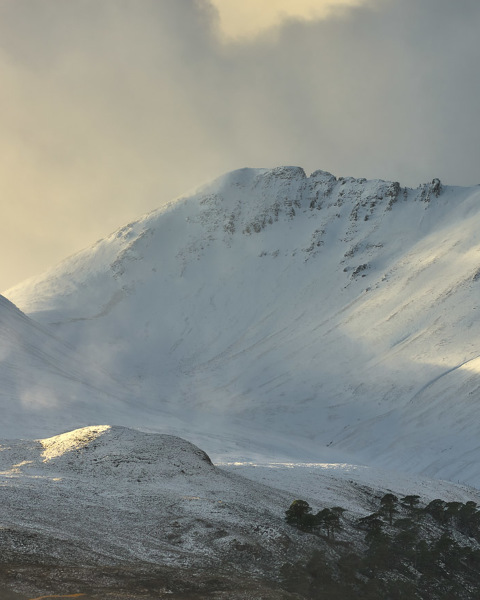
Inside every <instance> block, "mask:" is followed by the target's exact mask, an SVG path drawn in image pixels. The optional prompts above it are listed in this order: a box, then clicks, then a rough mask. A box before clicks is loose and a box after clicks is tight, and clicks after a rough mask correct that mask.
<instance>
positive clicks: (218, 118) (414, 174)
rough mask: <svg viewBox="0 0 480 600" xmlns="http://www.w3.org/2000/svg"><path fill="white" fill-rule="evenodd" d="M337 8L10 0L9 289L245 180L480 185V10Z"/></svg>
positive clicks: (467, 5) (0, 164) (5, 24)
mask: <svg viewBox="0 0 480 600" xmlns="http://www.w3.org/2000/svg"><path fill="white" fill-rule="evenodd" d="M237 4H238V3H237ZM293 4H295V6H296V10H295V11H292V10H290V8H291V6H289V5H293ZM337 4H338V6H335V3H334V2H333V1H332V2H308V1H305V2H303V3H300V2H295V3H292V2H289V3H285V2H284V3H280V2H279V3H278V4H275V3H274V2H270V3H267V2H265V3H262V7H263V9H262V11H261V12H259V11H258V8H257V10H256V11H255V12H254V13H250V14H248V13H246V12H245V13H243V16H239V15H236V16H235V15H234V14H233V13H232V10H233V8H232V7H234V4H233V2H232V1H231V0H230V1H228V0H215V2H212V3H209V2H208V1H207V0H176V1H172V0H124V1H118V0H102V2H98V0H72V1H71V2H65V1H64V0H42V2H38V0H0V40H1V44H0V77H1V81H2V87H1V94H0V123H1V130H2V137H1V140H0V156H1V161H0V193H1V197H2V201H3V204H2V208H3V218H2V220H1V225H0V244H1V254H0V256H1V257H2V268H1V270H0V275H1V280H0V284H1V286H2V288H1V289H6V288H8V287H10V286H11V285H13V284H15V283H17V282H19V281H21V280H23V279H24V278H26V277H28V276H30V275H34V274H37V273H39V272H41V271H42V270H44V269H45V268H47V267H49V266H51V265H53V264H54V263H56V262H58V261H59V260H61V259H62V258H64V257H65V256H67V255H68V254H71V253H72V252H75V251H77V250H79V249H81V248H82V247H84V246H87V245H89V244H91V243H92V242H94V241H95V240H96V239H97V238H99V237H103V236H104V235H106V234H108V233H109V232H110V231H112V230H113V229H115V228H117V227H119V226H121V225H123V224H124V223H126V222H128V221H129V220H132V219H134V218H136V217H138V216H140V215H141V214H142V213H144V212H146V211H148V210H152V209H154V208H157V207H158V206H160V205H162V204H163V203H165V202H167V201H169V200H171V199H172V198H174V197H175V196H177V195H179V194H182V193H184V192H186V191H188V190H189V189H190V188H191V187H193V186H196V185H198V184H200V183H202V182H203V181H205V180H209V179H211V178H212V177H215V176H216V175H218V174H220V173H222V172H225V171H228V170H231V169H235V168H238V167H243V166H265V167H270V166H274V165H279V164H295V165H301V166H303V167H304V168H305V169H306V170H307V172H308V171H311V170H314V169H317V168H322V169H326V170H329V171H331V172H333V173H335V174H336V175H353V176H357V177H367V178H382V179H393V180H399V181H401V183H402V184H408V185H414V186H416V185H417V184H418V183H420V182H424V181H429V180H431V179H432V178H433V177H440V178H441V179H442V180H443V181H445V182H446V183H450V184H460V185H472V184H477V183H479V182H480V176H479V175H478V164H479V148H480V122H479V120H478V118H477V115H478V96H479V85H480V83H479V82H480V77H479V73H478V70H479V66H478V65H479V64H480V60H479V59H480V44H478V31H479V26H480V4H479V3H478V1H477V0H459V1H457V2H455V3H453V2H451V1H449V0H371V1H369V2H363V3H361V2H353V1H352V2H341V3H337ZM242 5H243V6H244V7H245V8H250V7H251V6H252V5H253V3H251V2H248V3H247V2H244V3H243V2H242ZM256 5H258V3H256ZM350 5H351V6H350ZM267 7H268V8H267ZM300 8H301V10H300ZM232 15H233V16H232Z"/></svg>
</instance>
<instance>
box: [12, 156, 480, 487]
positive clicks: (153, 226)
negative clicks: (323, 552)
mask: <svg viewBox="0 0 480 600" xmlns="http://www.w3.org/2000/svg"><path fill="white" fill-rule="evenodd" d="M479 200H480V188H451V187H446V186H442V185H441V184H440V182H438V180H434V181H433V182H432V183H431V184H428V185H423V186H420V187H419V188H418V189H416V190H412V189H407V188H402V187H401V186H400V185H399V184H398V183H391V182H383V181H366V180H356V179H353V178H339V179H336V178H335V177H334V176H332V175H330V174H329V173H326V172H323V171H317V172H315V173H313V174H312V175H311V176H310V177H307V176H306V175H305V173H304V172H303V170H302V169H300V168H297V167H282V168H277V169H272V170H264V169H263V170H262V169H243V170H240V171H235V172H233V173H230V174H227V175H225V176H223V177H221V178H220V179H218V180H216V181H215V182H213V183H212V184H210V185H208V186H206V187H204V188H202V189H200V190H199V191H198V192H196V193H193V194H192V195H191V196H188V197H185V198H181V199H179V200H176V201H175V202H173V203H171V204H170V205H169V206H167V207H165V208H163V209H161V210H159V211H156V212H154V213H151V214H149V215H146V216H145V217H143V218H142V219H140V220H139V221H137V222H135V223H132V224H129V225H127V226H126V227H124V228H122V229H121V230H119V231H118V232H116V233H114V234H113V235H111V236H110V237H108V238H106V239H104V240H101V241H99V242H98V243H97V244H96V245H95V246H93V247H92V248H90V249H87V250H85V251H83V252H81V253H79V254H77V255H75V256H73V257H71V258H70V259H67V260H66V261H64V262H63V263H61V264H60V265H59V266H58V267H56V268H54V269H52V270H50V271H49V272H47V273H46V274H45V275H43V276H40V277H37V278H34V279H32V280H29V281H27V282H25V283H24V284H22V285H20V286H17V287H16V288H13V289H11V290H8V291H7V292H6V295H7V297H9V298H10V299H11V300H12V301H13V302H15V303H16V304H17V305H18V306H19V307H20V308H21V309H22V310H24V311H25V312H26V313H27V314H29V316H31V317H32V318H34V319H35V320H38V321H39V322H41V323H42V324H43V325H44V326H49V327H51V328H52V330H53V331H54V332H55V335H56V336H58V337H60V338H61V339H63V340H65V342H66V343H68V344H70V345H72V346H74V347H75V348H76V349H78V351H79V352H82V353H84V354H85V355H88V356H90V357H92V358H93V359H94V360H95V362H96V363H97V364H99V365H100V366H102V368H104V369H105V370H107V371H109V372H111V373H112V374H113V375H114V376H115V377H116V378H119V379H122V380H123V381H125V382H128V383H129V385H130V387H131V389H132V390H133V393H134V395H135V396H136V397H137V398H141V399H142V400H141V401H142V403H143V404H144V406H142V410H144V413H143V414H144V415H145V417H144V422H143V423H141V420H142V418H141V414H140V415H139V414H138V411H136V410H135V406H132V413H131V414H132V418H133V417H134V416H135V419H136V420H135V423H136V425H137V426H138V425H141V426H143V427H144V428H147V427H148V428H150V429H151V430H157V431H162V430H164V426H165V418H164V416H162V415H161V414H157V411H159V410H161V411H167V412H169V413H170V414H172V415H175V416H176V418H177V423H183V424H180V425H178V427H179V429H178V432H179V433H183V432H184V433H185V435H186V437H188V438H189V439H195V438H192V436H191V435H188V434H187V432H192V431H200V432H202V435H204V436H208V434H209V432H211V433H212V434H215V435H217V434H218V435H219V436H221V437H216V438H215V439H213V438H212V441H211V442H210V446H209V442H208V439H207V437H206V438H204V439H205V441H204V442H202V447H204V448H205V449H206V450H207V451H208V452H209V453H211V454H212V455H214V456H215V457H217V458H220V457H221V456H222V446H223V444H222V439H223V440H225V441H226V444H225V447H223V450H224V454H230V455H234V454H235V452H238V453H239V454H240V455H241V457H242V458H243V459H248V458H255V457H256V456H255V455H256V453H257V452H258V453H260V454H261V453H262V452H264V453H267V450H268V448H270V449H271V455H272V454H275V452H276V451H278V449H280V448H282V445H283V446H284V447H286V450H285V454H287V455H288V454H289V452H291V453H296V455H297V458H298V457H299V456H300V455H301V454H302V452H303V453H304V454H303V458H307V459H308V460H312V457H313V456H317V460H320V461H323V460H325V459H324V457H325V456H328V452H332V451H337V452H346V453H348V454H350V456H351V457H355V458H354V460H353V462H365V463H368V464H377V465H382V466H384V467H388V468H396V469H401V470H407V471H411V472H424V473H429V474H434V475H435V476H437V477H443V478H451V479H454V480H460V481H465V482H470V483H474V484H480V447H479V445H478V443H477V442H476V439H477V438H478V434H479V432H480V420H479V418H478V410H477V397H478V394H477V389H478V386H479V384H480V379H479V371H480V358H479V357H480V342H479V340H480V336H479V334H480V323H479V319H478V318H477V315H476V312H477V310H478V302H477V298H478V286H479V285H480V275H479V273H480V253H479V249H480V246H479V239H478V236H479V234H478V232H479V231H480V211H479V206H480V202H479ZM136 402H137V401H136ZM114 417H115V415H114ZM114 417H113V418H110V419H109V420H110V421H112V420H114V421H115V422H121V421H119V420H118V419H116V418H114ZM90 418H92V416H91V413H90ZM125 419H127V420H128V415H126V416H125ZM96 420H97V422H98V419H96ZM124 424H126V423H124ZM182 427H184V428H185V429H184V431H183V432H182ZM219 432H221V433H219ZM261 432H264V433H261ZM195 440H196V441H197V443H198V442H199V441H200V440H198V439H195ZM232 440H235V441H234V442H232ZM289 443H290V444H291V448H289V447H288V444H289ZM262 446H263V449H262ZM249 453H250V454H249Z"/></svg>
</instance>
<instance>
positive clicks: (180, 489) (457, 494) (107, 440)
mask: <svg viewBox="0 0 480 600" xmlns="http://www.w3.org/2000/svg"><path fill="white" fill-rule="evenodd" d="M385 491H392V492H394V493H396V494H398V495H399V496H401V495H405V494H409V493H415V494H418V495H420V496H421V498H422V501H423V502H427V501H429V500H431V499H434V498H437V497H440V498H442V499H445V500H460V501H466V500H473V501H475V502H480V493H479V492H477V491H476V490H473V489H471V488H470V489H469V488H466V487H462V486H458V485H455V484H453V483H449V482H441V481H436V480H429V479H426V478H421V477H418V476H417V477H414V476H409V475H404V474H403V475H402V474H398V473H391V472H385V471H380V470H378V469H375V468H368V467H359V466H355V465H348V464H315V465H312V464H264V465H258V464H257V465H253V464H230V465H220V466H216V465H213V464H212V463H211V461H210V459H209V457H208V456H207V455H206V454H205V452H203V450H201V449H199V448H198V447H196V446H194V445H193V444H191V443H189V442H187V441H185V440H183V439H181V438H177V437H175V436H169V435H161V434H148V433H144V432H140V431H137V430H133V429H129V428H125V427H112V426H108V425H102V426H91V427H86V428H82V429H80V430H75V431H71V432H67V433H64V434H60V435H57V436H53V437H51V438H47V439H40V440H30V441H29V440H1V441H0V503H1V506H2V513H1V516H0V544H1V547H2V552H3V556H4V559H5V560H6V561H8V559H9V556H18V553H21V554H22V556H23V557H24V558H25V559H28V557H32V558H33V557H35V558H36V559H37V560H38V559H39V558H41V559H42V560H45V561H52V560H53V561H55V562H56V563H57V564H59V565H62V564H74V563H76V562H78V563H79V564H83V565H119V564H120V565H121V564H127V563H128V564H130V565H135V564H155V565H165V566H176V567H202V568H208V567H210V566H211V567H215V568H219V567H220V566H224V567H228V568H232V569H235V570H237V571H239V572H243V573H250V574H252V575H255V574H267V575H271V576H275V574H276V573H278V569H279V568H280V567H281V565H282V564H284V563H285V562H288V561H294V560H296V559H298V557H299V556H301V555H302V552H308V551H309V550H312V549H313V548H314V547H315V544H317V543H318V541H317V538H316V537H315V536H311V535H308V534H304V533H302V532H299V531H298V530H296V529H295V528H293V527H290V526H288V525H287V524H286V523H285V520H284V517H285V510H286V509H287V508H288V507H289V506H290V504H291V502H292V501H293V500H294V499H297V498H301V499H305V500H307V501H308V502H309V503H310V504H311V506H312V508H314V510H320V509H322V508H324V507H332V506H342V507H344V508H346V509H347V510H348V513H346V517H345V518H346V519H347V520H348V519H352V518H356V517H358V516H363V515H365V514H368V513H370V512H372V511H373V510H375V509H376V508H377V507H378V501H379V498H380V497H381V496H382V495H383V494H384V493H385ZM338 535H339V539H341V538H342V535H347V534H346V533H345V534H342V533H339V534H338ZM346 539H347V538H346Z"/></svg>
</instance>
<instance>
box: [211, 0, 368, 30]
mask: <svg viewBox="0 0 480 600" xmlns="http://www.w3.org/2000/svg"><path fill="white" fill-rule="evenodd" d="M211 2H212V4H213V5H214V6H215V7H216V9H217V10H218V13H219V17H220V28H221V31H222V33H223V35H224V36H225V37H226V38H245V37H254V36H256V35H258V34H260V33H262V32H263V31H265V30H266V29H270V28H272V27H276V26H278V25H280V24H281V23H282V22H283V21H284V20H285V19H291V18H294V19H302V20H312V19H319V18H325V17H326V16H328V15H329V14H330V13H331V12H332V10H335V9H338V8H345V7H351V6H358V5H360V4H362V3H363V4H364V3H365V0H294V1H292V0H241V1H239V0H211Z"/></svg>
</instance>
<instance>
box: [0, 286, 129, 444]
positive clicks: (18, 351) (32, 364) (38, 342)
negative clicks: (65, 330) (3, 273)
mask: <svg viewBox="0 0 480 600" xmlns="http://www.w3.org/2000/svg"><path fill="white" fill-rule="evenodd" d="M0 382H1V385H0V411H1V415H2V418H1V423H2V432H3V435H8V436H12V437H13V436H17V435H27V434H28V433H29V432H32V431H36V432H37V433H45V432H54V431H58V428H65V427H68V426H70V427H71V426H72V425H85V424H87V423H88V422H89V417H88V413H89V412H90V413H92V412H94V413H96V414H98V416H100V415H107V414H108V415H110V414H112V411H113V412H118V413H119V414H120V415H121V414H122V413H124V412H125V410H126V404H125V399H126V398H127V397H128V396H127V395H126V390H125V385H124V384H120V383H119V382H117V381H115V380H113V379H112V378H111V377H110V376H109V375H107V373H105V372H104V371H102V370H101V369H99V368H98V367H97V365H95V363H94V362H92V361H90V360H88V359H87V358H85V356H83V355H81V354H79V353H78V352H77V351H76V350H74V349H73V348H72V347H69V346H67V345H65V343H64V342H62V341H61V340H59V339H58V338H56V337H55V336H54V335H52V333H51V332H50V331H49V330H48V329H46V328H45V327H43V326H41V325H39V324H38V323H36V322H34V321H32V320H31V319H29V318H28V317H27V316H26V315H25V314H23V313H22V312H21V311H20V310H18V308H16V307H15V306H14V305H13V304H12V303H11V302H9V301H8V300H7V299H6V298H4V297H3V296H0ZM67 424H68V425H67Z"/></svg>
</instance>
